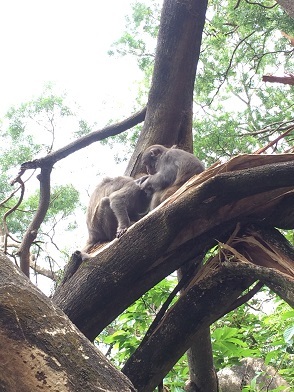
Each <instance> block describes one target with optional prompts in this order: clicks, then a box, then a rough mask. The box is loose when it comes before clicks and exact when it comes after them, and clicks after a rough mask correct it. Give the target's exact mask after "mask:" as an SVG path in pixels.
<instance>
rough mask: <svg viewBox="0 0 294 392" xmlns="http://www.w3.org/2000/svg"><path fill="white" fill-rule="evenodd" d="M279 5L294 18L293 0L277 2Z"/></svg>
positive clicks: (278, 0)
mask: <svg viewBox="0 0 294 392" xmlns="http://www.w3.org/2000/svg"><path fill="white" fill-rule="evenodd" d="M277 3H278V4H280V6H281V7H283V8H284V10H285V11H286V12H287V13H288V14H289V15H290V16H291V18H294V3H293V0H277Z"/></svg>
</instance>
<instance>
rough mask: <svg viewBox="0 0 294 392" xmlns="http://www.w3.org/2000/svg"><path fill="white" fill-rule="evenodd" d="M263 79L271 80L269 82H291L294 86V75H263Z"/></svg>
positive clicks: (264, 80)
mask: <svg viewBox="0 0 294 392" xmlns="http://www.w3.org/2000/svg"><path fill="white" fill-rule="evenodd" d="M262 81H263V82H269V83H282V84H289V85H291V86H294V75H286V76H274V75H263V77H262Z"/></svg>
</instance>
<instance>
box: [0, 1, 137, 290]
mask: <svg viewBox="0 0 294 392" xmlns="http://www.w3.org/2000/svg"><path fill="white" fill-rule="evenodd" d="M130 4H131V0H107V1H99V0H50V1H46V0H9V1H1V2H0V56H1V62H0V119H1V118H3V116H4V115H5V113H6V112H7V110H8V109H9V108H10V107H11V106H12V105H16V106H17V105H19V104H20V103H23V102H27V101H29V100H31V99H32V98H34V97H38V96H39V95H40V94H41V93H42V91H43V89H44V85H45V84H46V83H48V82H52V83H53V84H54V86H55V87H56V90H57V91H60V92H61V93H63V92H65V91H66V92H67V94H68V96H69V97H71V98H72V99H73V100H75V101H76V102H77V104H78V105H80V106H81V108H82V109H81V110H82V114H83V117H84V118H85V119H87V120H88V121H89V122H91V121H92V122H97V124H98V129H99V128H101V127H103V126H104V125H106V124H107V123H108V121H109V120H110V119H113V118H115V119H118V120H122V119H124V118H126V117H129V116H130V115H131V114H132V113H133V111H134V105H135V100H136V94H137V91H138V85H137V82H138V80H140V78H141V74H140V72H139V70H138V67H137V65H136V62H135V59H133V60H132V59H131V58H129V57H128V58H119V57H110V56H109V55H108V54H107V51H108V50H109V49H110V47H111V44H112V43H113V42H114V41H116V40H117V39H119V38H120V36H121V35H122V32H123V31H124V29H125V24H126V21H125V16H126V15H127V14H129V13H130V10H131V7H130ZM54 91H55V90H54ZM0 132H1V128H0ZM65 133H66V132H65ZM67 143H68V139H65V141H64V145H66V144H67ZM59 147H60V146H59ZM85 150H86V149H85ZM85 156H86V158H85ZM113 156H114V151H110V150H109V148H108V147H107V146H102V147H101V146H99V144H97V143H95V144H93V145H92V146H90V147H89V148H87V152H86V153H84V152H77V153H76V154H73V155H72V156H71V157H69V158H67V159H64V160H62V161H61V162H60V163H59V164H58V165H55V168H54V170H53V173H52V181H53V182H55V183H57V184H58V183H64V182H65V179H66V182H67V183H71V182H72V183H73V185H74V186H77V184H79V185H78V186H79V189H80V191H81V197H82V201H83V202H84V203H85V201H87V199H88V197H89V193H91V191H92V189H93V188H94V186H95V184H96V183H97V182H98V178H97V173H101V175H119V174H123V169H122V168H121V167H119V166H118V167H117V166H115V164H114V160H113ZM93 157H94V158H93ZM93 160H95V164H96V163H97V167H96V166H95V165H94V168H92V169H93V170H92V171H90V169H88V168H87V169H86V170H87V171H86V170H85V167H90V166H91V162H93ZM88 161H90V162H88ZM79 162H82V165H80V166H78V167H77V163H78V164H79ZM88 163H89V164H88ZM18 169H19V168H15V171H16V173H17V171H18ZM109 171H110V173H109ZM85 173H86V174H85ZM13 177H14V176H13ZM35 181H36V180H35ZM32 183H33V182H32ZM35 186H36V184H35ZM27 187H29V185H27ZM27 191H28V192H29V189H28V190H27ZM83 214H84V213H83V212H81V215H80V216H79V217H76V218H77V220H78V221H79V222H81V230H82V232H83V234H82V235H80V233H78V234H76V237H73V234H70V233H65V232H64V233H63V239H64V242H65V243H66V244H67V245H68V246H69V247H72V249H70V250H71V251H74V250H75V249H79V247H81V246H82V245H83V241H85V239H86V238H85V237H86V227H85V222H84V221H83V216H82V215H83ZM57 257H58V256H57ZM38 285H39V287H40V285H41V286H42V278H41V277H39V284H38ZM45 286H46V287H45V290H44V291H45V292H47V293H48V285H47V284H45ZM40 288H41V289H44V287H40Z"/></svg>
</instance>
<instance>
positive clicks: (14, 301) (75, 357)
mask: <svg viewBox="0 0 294 392" xmlns="http://www.w3.org/2000/svg"><path fill="white" fill-rule="evenodd" d="M0 269H1V275H0V347H1V350H0V368H1V371H0V390H1V391H6V392H12V391H18V392H32V391H37V390H42V391H62V392H67V391H69V392H71V391H72V392H85V391H87V392H91V391H102V390H103V391H106V390H107V391H117V392H121V391H135V389H134V387H133V386H132V384H131V382H130V381H129V380H128V379H127V378H126V377H125V376H124V375H123V374H122V373H120V372H119V371H118V370H117V369H115V367H114V366H113V365H112V364H111V363H110V362H109V361H107V360H106V358H105V357H104V355H102V354H101V353H100V352H99V351H98V350H97V349H96V348H95V347H94V345H93V344H91V343H90V342H89V341H88V339H86V338H85V337H84V336H83V335H82V334H81V332H79V330H78V329H77V328H76V327H75V326H74V325H73V324H72V323H71V322H70V320H69V319H68V318H67V317H66V316H65V314H64V313H62V312H61V311H60V310H59V309H58V308H57V307H56V306H55V305H54V304H53V303H52V302H51V301H50V300H49V299H48V298H47V297H46V296H45V295H44V294H42V293H41V292H40V291H39V290H38V289H37V288H36V287H35V286H33V284H32V283H30V282H29V280H28V279H26V277H25V276H24V275H23V274H22V273H20V272H19V271H18V270H17V269H16V268H15V267H14V266H13V265H12V263H11V261H10V260H9V259H7V257H6V256H4V255H3V254H0Z"/></svg>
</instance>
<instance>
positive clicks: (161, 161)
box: [137, 144, 205, 210]
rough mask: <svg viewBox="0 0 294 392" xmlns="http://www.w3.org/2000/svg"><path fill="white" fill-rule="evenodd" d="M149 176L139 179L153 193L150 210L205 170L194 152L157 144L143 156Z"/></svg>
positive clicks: (141, 184) (146, 189) (142, 186)
mask: <svg viewBox="0 0 294 392" xmlns="http://www.w3.org/2000/svg"><path fill="white" fill-rule="evenodd" d="M142 164H143V165H144V166H146V169H147V173H148V174H149V176H145V177H142V178H141V179H138V180H137V181H138V182H139V183H140V186H141V188H142V189H143V190H145V191H146V192H148V193H149V194H152V195H153V196H152V199H151V203H150V210H152V209H154V208H155V207H156V206H158V205H159V204H160V203H162V202H163V201H164V200H166V199H167V198H168V197H169V196H171V195H172V194H173V193H174V192H175V191H176V190H177V189H179V188H180V187H181V186H182V185H183V184H184V183H185V182H186V181H188V180H189V179H190V178H191V177H193V176H194V175H195V174H199V173H201V172H203V171H204V170H205V168H204V165H203V163H202V162H201V161H200V160H199V159H198V158H196V157H195V156H194V155H193V154H190V153H189V152H186V151H184V150H180V149H178V148H175V147H171V148H166V147H164V146H162V145H159V144H156V145H153V146H150V147H148V148H147V149H146V150H145V151H144V153H143V156H142Z"/></svg>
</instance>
